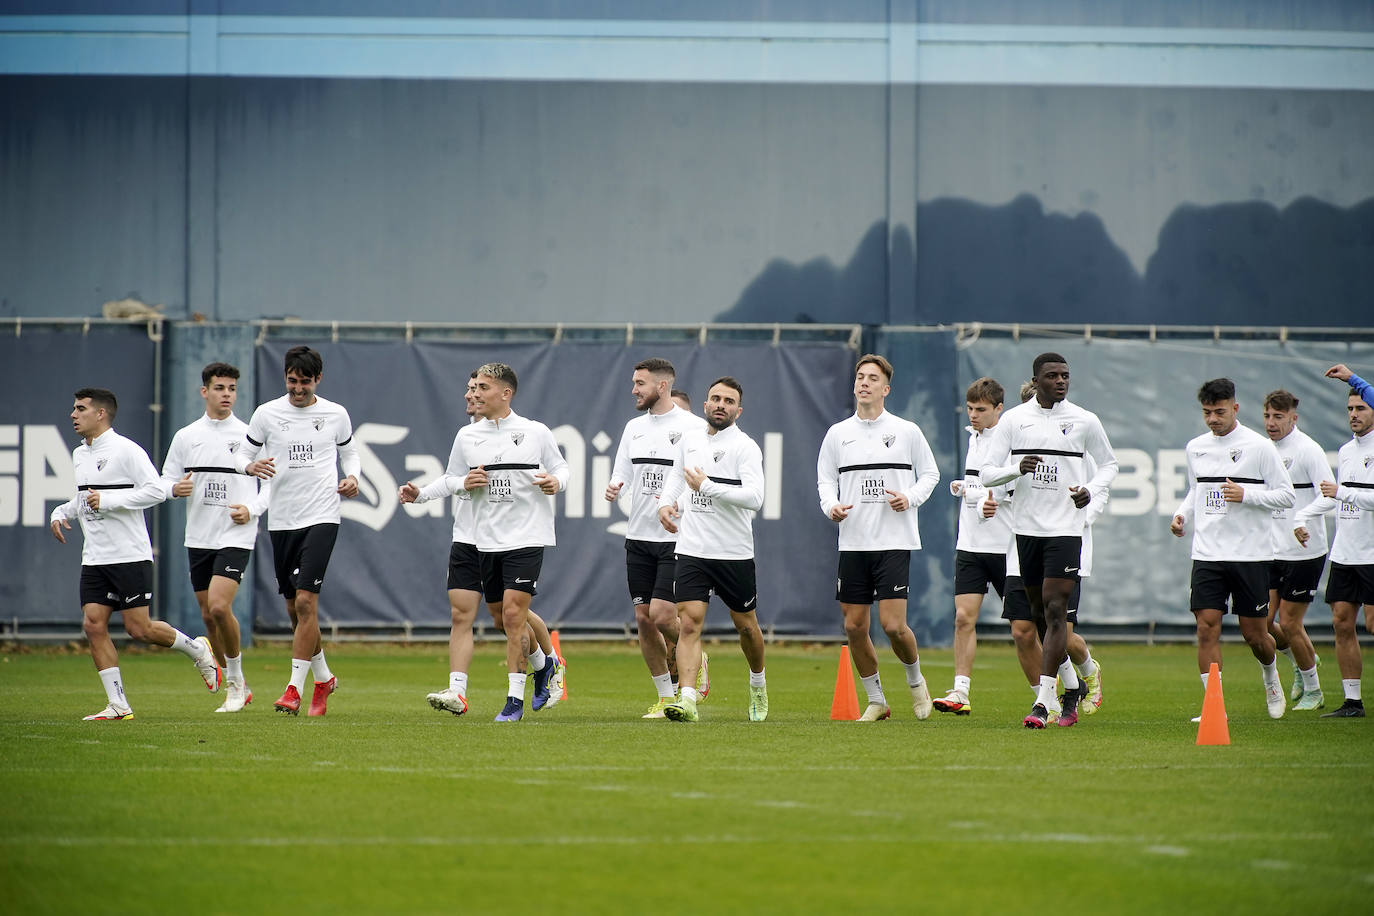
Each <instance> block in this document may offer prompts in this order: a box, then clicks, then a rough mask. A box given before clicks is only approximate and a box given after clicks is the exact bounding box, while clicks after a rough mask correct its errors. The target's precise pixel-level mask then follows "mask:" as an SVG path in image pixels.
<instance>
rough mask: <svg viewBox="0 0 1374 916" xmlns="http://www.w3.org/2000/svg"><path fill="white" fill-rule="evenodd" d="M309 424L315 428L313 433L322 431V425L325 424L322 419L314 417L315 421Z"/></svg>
mask: <svg viewBox="0 0 1374 916" xmlns="http://www.w3.org/2000/svg"><path fill="white" fill-rule="evenodd" d="M310 422H311V424H313V425H314V427H315V432H319V431H320V430H322V429H324V423H325V420H324V417H316V418H315V419H313V420H311V421H310Z"/></svg>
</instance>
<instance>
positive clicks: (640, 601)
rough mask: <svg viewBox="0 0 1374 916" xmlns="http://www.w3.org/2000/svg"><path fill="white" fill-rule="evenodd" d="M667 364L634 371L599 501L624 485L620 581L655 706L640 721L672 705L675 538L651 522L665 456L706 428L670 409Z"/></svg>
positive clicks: (704, 684) (700, 679) (701, 689)
mask: <svg viewBox="0 0 1374 916" xmlns="http://www.w3.org/2000/svg"><path fill="white" fill-rule="evenodd" d="M676 374H677V373H676V370H674V369H673V364H672V363H670V362H669V361H668V360H666V359H660V358H657V357H655V358H652V359H646V360H644V361H643V362H640V363H638V364H636V366H635V367H634V374H633V376H631V383H630V393H631V394H632V395H634V399H635V409H636V410H638V411H640V412H641V415H640V416H637V417H635V418H634V419H632V420H630V421H629V422H628V423H626V424H625V431H624V432H623V433H621V434H620V446H619V447H618V448H617V449H616V453H615V469H614V470H613V471H612V473H611V480H610V483H609V484H607V486H606V500H607V501H608V502H615V501H616V500H617V499H619V498H620V492H621V490H622V489H623V488H624V487H625V485H626V484H627V483H628V484H629V485H630V523H629V527H628V529H627V530H626V532H625V574H626V579H627V581H628V583H629V587H630V601H631V602H632V603H633V604H634V614H635V626H636V627H637V628H638V630H639V651H640V654H641V655H643V656H644V664H645V665H646V666H648V668H649V677H650V678H651V679H652V680H653V683H654V688H655V690H657V692H658V700H657V702H655V703H654V705H652V706H650V707H649V709H648V711H647V712H645V713H644V718H645V719H662V718H663V717H664V715H663V710H664V708H665V707H666V706H667V705H668V704H669V703H671V702H673V699H674V690H673V681H674V680H676V678H675V677H674V674H675V672H670V671H669V667H670V665H669V663H670V662H673V663H674V665H673V667H676V664H675V663H676V654H677V639H678V623H677V603H676V602H675V601H674V599H673V572H674V567H675V566H676V561H675V560H674V558H673V547H674V545H675V544H676V543H677V538H676V537H675V536H674V535H673V534H671V533H670V532H668V531H667V530H665V529H664V527H663V526H662V525H661V524H659V521H658V508H659V499H658V497H659V494H660V493H662V492H663V482H664V480H665V479H666V477H667V476H668V471H670V470H671V469H672V467H673V459H672V457H671V456H672V455H673V454H674V453H675V452H676V451H677V446H678V443H679V442H680V441H681V440H682V437H683V435H684V434H686V433H688V432H690V431H693V430H702V429H705V427H706V424H705V423H704V422H703V421H702V420H701V418H700V417H696V416H693V415H692V414H691V413H690V412H689V411H686V410H683V409H682V408H680V407H679V406H677V405H676V404H675V403H673V398H672V395H671V394H670V391H671V390H672V386H673V380H674V377H675V376H676ZM708 665H709V659H708V658H707V655H706V653H705V652H704V651H703V652H702V653H701V667H700V668H699V669H698V670H697V674H696V680H695V685H696V691H697V693H698V694H699V698H700V699H702V700H704V699H706V695H707V694H708V693H709V692H710V690H711V675H710V669H709V668H708V667H707V666H708Z"/></svg>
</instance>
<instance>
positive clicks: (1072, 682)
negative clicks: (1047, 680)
mask: <svg viewBox="0 0 1374 916" xmlns="http://www.w3.org/2000/svg"><path fill="white" fill-rule="evenodd" d="M1059 679H1060V680H1061V681H1063V682H1064V690H1065V691H1069V690H1077V689H1078V672H1077V671H1075V670H1074V668H1073V662H1071V661H1069V657H1068V656H1067V655H1066V656H1064V660H1063V661H1062V662H1060V663H1059Z"/></svg>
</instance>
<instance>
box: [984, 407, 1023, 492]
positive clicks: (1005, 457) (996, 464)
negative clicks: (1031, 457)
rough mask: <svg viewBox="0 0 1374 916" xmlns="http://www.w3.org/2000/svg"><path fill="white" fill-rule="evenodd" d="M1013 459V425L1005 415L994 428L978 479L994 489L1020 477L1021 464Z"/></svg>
mask: <svg viewBox="0 0 1374 916" xmlns="http://www.w3.org/2000/svg"><path fill="white" fill-rule="evenodd" d="M1011 459H1012V456H1011V423H1009V422H1007V419H1006V416H1005V415H1003V418H1002V422H1001V423H998V424H997V425H996V426H994V427H993V428H992V438H991V439H990V440H989V441H988V450H987V452H986V453H985V454H984V456H983V466H982V467H981V468H979V469H978V479H979V480H981V481H982V482H983V486H985V487H988V488H992V487H995V486H997V485H998V484H1004V483H1009V482H1011V481H1013V480H1015V479H1016V478H1018V477H1020V476H1021V463H1020V462H1017V461H1012V460H1011Z"/></svg>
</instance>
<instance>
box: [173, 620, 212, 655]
mask: <svg viewBox="0 0 1374 916" xmlns="http://www.w3.org/2000/svg"><path fill="white" fill-rule="evenodd" d="M172 633H173V634H174V635H173V636H172V648H173V649H176V650H177V651H178V652H180V653H181V654H182V655H184V656H186V657H187V658H190V659H194V660H196V661H199V660H200V656H201V653H203V652H204V651H205V647H204V646H202V645H201V644H200V643H198V642H196V641H195V640H194V639H192V638H191V637H189V636H187V635H186V634H185V633H183V632H181V631H180V630H178V629H176V628H173V629H172Z"/></svg>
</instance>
